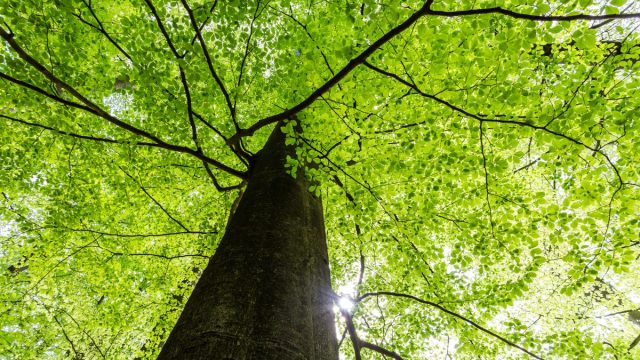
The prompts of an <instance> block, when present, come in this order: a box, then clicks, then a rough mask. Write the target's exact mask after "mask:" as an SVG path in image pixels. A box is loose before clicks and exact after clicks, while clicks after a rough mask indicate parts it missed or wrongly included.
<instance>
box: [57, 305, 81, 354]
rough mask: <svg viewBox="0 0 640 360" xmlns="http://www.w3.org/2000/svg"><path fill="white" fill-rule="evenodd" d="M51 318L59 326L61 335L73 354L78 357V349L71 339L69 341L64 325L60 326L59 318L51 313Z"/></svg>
mask: <svg viewBox="0 0 640 360" xmlns="http://www.w3.org/2000/svg"><path fill="white" fill-rule="evenodd" d="M53 320H55V322H56V324H58V326H59V327H60V330H62V335H63V336H64V338H65V339H66V340H67V342H68V343H69V345H71V350H73V353H74V354H75V358H76V359H79V358H80V356H79V355H78V350H76V346H75V345H74V344H73V341H71V338H69V335H67V332H66V331H65V329H64V326H62V323H60V320H58V318H57V317H56V316H55V315H53Z"/></svg>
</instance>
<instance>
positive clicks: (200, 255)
mask: <svg viewBox="0 0 640 360" xmlns="http://www.w3.org/2000/svg"><path fill="white" fill-rule="evenodd" d="M95 247H96V248H98V249H101V250H104V251H106V252H108V253H110V254H111V255H113V256H150V257H157V258H161V259H165V260H169V261H171V260H174V259H180V258H186V257H199V258H203V259H209V256H207V255H203V254H184V255H173V256H167V255H162V254H152V253H124V252H122V251H113V250H110V249H107V248H105V247H103V246H101V245H100V244H97V245H96V246H95Z"/></svg>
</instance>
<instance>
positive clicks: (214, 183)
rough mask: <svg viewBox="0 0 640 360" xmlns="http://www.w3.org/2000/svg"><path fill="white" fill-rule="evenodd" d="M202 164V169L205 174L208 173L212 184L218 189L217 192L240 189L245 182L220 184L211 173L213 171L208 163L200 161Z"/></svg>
mask: <svg viewBox="0 0 640 360" xmlns="http://www.w3.org/2000/svg"><path fill="white" fill-rule="evenodd" d="M202 164H203V165H204V169H205V170H206V171H207V175H209V177H210V178H211V181H212V182H213V186H215V188H216V190H218V191H219V192H223V191H230V190H236V189H241V188H242V187H243V186H244V185H245V182H244V181H242V182H240V183H239V184H237V185H231V186H221V185H220V183H219V182H218V180H217V179H216V177H215V175H213V172H212V171H211V169H210V168H209V164H207V163H206V162H202Z"/></svg>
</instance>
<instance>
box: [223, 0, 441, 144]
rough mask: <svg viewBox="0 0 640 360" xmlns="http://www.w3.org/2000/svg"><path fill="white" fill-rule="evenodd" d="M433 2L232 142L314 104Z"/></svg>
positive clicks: (408, 25)
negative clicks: (298, 97)
mask: <svg viewBox="0 0 640 360" xmlns="http://www.w3.org/2000/svg"><path fill="white" fill-rule="evenodd" d="M430 3H431V2H429V1H428V2H427V3H425V5H424V6H423V7H422V8H420V10H418V11H416V12H415V13H414V14H413V15H411V16H410V17H409V18H408V19H406V20H405V21H404V22H403V23H401V24H400V25H398V26H396V27H395V28H393V29H391V30H390V31H388V32H387V33H386V34H384V35H382V37H380V38H379V39H378V40H376V41H375V42H374V43H373V44H371V45H370V46H369V47H368V48H366V49H365V50H364V51H363V52H361V53H360V55H358V56H356V57H355V58H353V59H351V61H349V62H348V63H347V65H345V66H344V67H343V68H342V69H341V70H340V71H339V72H338V73H337V74H335V75H334V76H333V77H331V79H329V80H328V81H327V82H326V83H324V84H323V85H322V86H320V87H319V88H317V89H316V90H315V91H314V92H313V93H311V94H310V95H309V96H308V97H307V98H306V99H304V100H302V102H300V103H298V104H297V105H295V106H294V107H292V108H290V109H288V110H285V111H283V112H281V113H279V114H275V115H272V116H269V117H266V118H263V119H261V120H259V121H257V122H256V123H255V124H253V125H251V126H250V127H248V128H247V129H241V130H239V131H238V132H237V133H236V134H235V135H233V136H232V137H231V138H230V139H229V142H230V143H232V144H233V143H237V142H238V141H239V140H240V138H242V137H244V136H250V135H253V133H255V132H256V131H258V130H259V129H261V128H263V127H265V126H267V125H269V124H273V123H276V122H278V121H280V120H285V119H289V118H291V117H292V116H294V115H295V114H297V113H298V112H300V111H302V110H304V109H306V108H307V107H309V106H310V105H311V104H313V103H314V102H315V101H316V100H317V99H318V98H319V97H320V96H321V95H323V94H324V93H326V92H327V91H329V90H330V89H331V88H332V87H333V86H335V85H336V84H337V83H339V82H340V81H341V80H342V79H344V78H345V77H346V76H347V75H349V74H350V73H351V72H352V71H353V70H354V69H355V68H356V67H357V66H358V65H360V64H362V63H364V62H365V60H367V58H368V57H369V56H371V55H372V54H373V53H374V52H375V51H376V50H378V49H379V48H380V47H381V46H382V45H384V44H386V43H387V42H389V41H390V40H391V39H393V38H394V37H396V36H397V35H399V34H400V33H402V32H403V31H404V30H406V29H407V28H409V27H410V26H411V25H413V24H414V23H415V22H416V21H418V20H419V19H420V18H421V17H422V16H424V15H426V14H427V10H428V7H429V5H430Z"/></svg>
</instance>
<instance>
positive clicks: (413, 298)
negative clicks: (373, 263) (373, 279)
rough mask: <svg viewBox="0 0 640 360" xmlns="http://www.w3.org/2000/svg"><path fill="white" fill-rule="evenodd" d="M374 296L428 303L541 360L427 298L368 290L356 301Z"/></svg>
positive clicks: (539, 358) (536, 356)
mask: <svg viewBox="0 0 640 360" xmlns="http://www.w3.org/2000/svg"><path fill="white" fill-rule="evenodd" d="M374 296H376V297H377V296H392V297H399V298H405V299H410V300H413V301H417V302H419V303H422V304H425V305H429V306H432V307H435V308H436V309H438V310H440V311H442V312H445V313H447V314H449V315H452V316H454V317H456V318H458V319H460V320H462V321H464V322H466V323H468V324H469V325H471V326H473V327H475V328H476V329H478V330H480V331H482V332H484V333H486V334H488V335H491V336H493V337H495V338H496V339H498V340H500V341H502V342H504V343H505V344H507V345H509V346H512V347H514V348H516V349H519V350H521V351H523V352H524V353H526V354H528V355H529V356H531V357H533V358H535V359H538V360H542V357H540V356H538V355H536V354H534V353H532V352H531V351H529V350H527V349H525V348H523V347H522V346H520V345H517V344H515V343H514V342H512V341H510V340H507V339H505V338H504V337H502V336H500V335H498V334H496V333H494V332H493V331H491V330H489V329H487V328H485V327H483V326H481V325H479V324H478V323H476V322H474V321H472V320H470V319H468V318H466V317H464V316H462V315H460V314H458V313H455V312H453V311H451V310H447V309H446V308H444V307H443V306H441V305H439V304H436V303H434V302H431V301H428V300H423V299H420V298H418V297H415V296H413V295H408V294H402V293H396V292H391V291H377V292H369V293H366V294H363V295H362V296H360V297H359V298H358V299H356V302H360V301H363V300H365V299H366V298H369V297H374Z"/></svg>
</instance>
